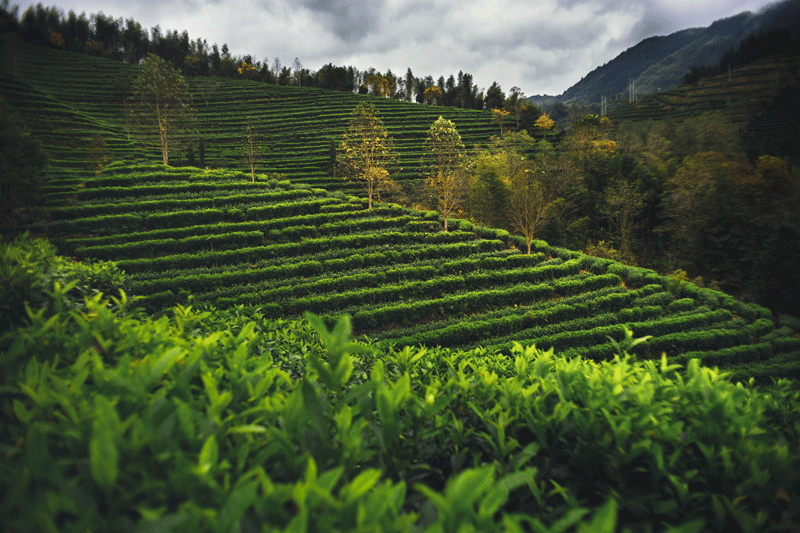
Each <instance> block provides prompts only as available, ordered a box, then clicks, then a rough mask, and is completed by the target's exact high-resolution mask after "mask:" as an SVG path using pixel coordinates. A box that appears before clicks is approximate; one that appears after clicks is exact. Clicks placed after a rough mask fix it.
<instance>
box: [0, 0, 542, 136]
mask: <svg viewBox="0 0 800 533" xmlns="http://www.w3.org/2000/svg"><path fill="white" fill-rule="evenodd" d="M0 31H2V32H15V33H16V34H18V35H19V36H20V37H21V38H22V39H23V40H25V41H27V42H29V43H32V44H35V45H39V46H50V47H54V48H59V49H62V50H66V51H69V52H76V53H84V54H91V55H96V56H102V57H108V58H111V59H116V60H119V61H124V62H126V63H130V64H133V65H138V64H140V63H141V62H142V61H143V60H144V59H145V57H146V56H147V54H154V55H156V56H158V57H160V58H161V59H163V60H164V61H166V62H167V63H169V64H171V65H172V66H173V67H174V68H175V69H176V70H177V71H178V72H180V73H181V74H183V75H184V76H218V77H223V78H247V79H250V80H254V81H260V82H264V83H272V84H279V85H298V86H303V87H319V88H322V89H330V90H340V91H351V92H358V93H361V94H371V95H374V96H381V97H385V98H392V99H396V100H405V101H408V102H417V103H425V104H431V105H444V106H453V107H461V108H466V109H497V108H503V107H511V108H515V107H519V106H520V105H521V104H522V103H523V101H525V100H524V95H523V94H522V92H521V91H520V90H519V89H518V88H516V87H515V88H512V89H511V91H510V93H509V95H508V97H506V94H505V93H504V92H503V90H502V89H501V88H500V85H498V84H497V82H495V83H493V84H492V85H491V86H490V87H489V88H488V89H486V90H485V91H484V90H483V89H482V88H479V87H478V86H477V85H475V83H474V80H473V76H472V75H471V74H469V73H466V72H459V73H458V75H452V74H451V75H450V76H449V77H447V78H445V77H444V76H440V77H439V78H438V79H436V80H434V78H433V76H424V77H418V76H415V75H414V74H413V72H412V71H411V69H410V68H409V69H408V70H407V71H406V73H405V74H404V75H401V74H395V73H393V72H392V71H391V70H387V71H385V72H379V71H377V70H376V69H374V68H370V69H367V70H364V71H361V70H359V69H357V68H355V67H352V66H336V65H333V64H332V63H329V64H327V65H324V66H323V67H321V68H320V69H319V70H318V71H311V70H309V69H307V68H303V65H302V63H301V62H300V61H299V59H298V58H295V60H294V62H293V63H292V64H291V65H284V64H283V63H282V62H281V60H280V59H279V58H277V57H276V58H274V59H273V60H271V61H270V59H269V58H264V59H263V60H259V59H257V58H255V57H254V56H253V55H250V54H247V55H243V56H235V55H232V54H231V53H230V50H229V49H228V45H227V44H223V45H222V47H219V46H218V45H217V44H216V43H215V44H212V45H210V46H209V44H208V42H207V41H206V40H205V39H202V38H197V39H192V38H190V37H189V33H188V32H187V31H183V32H178V31H177V30H167V31H164V30H162V29H161V28H160V27H159V26H154V27H153V28H150V30H149V31H148V30H147V29H146V28H144V27H142V25H141V24H140V23H138V22H136V21H135V20H133V19H122V18H114V17H112V16H110V15H105V14H103V13H102V12H100V13H95V14H90V15H88V16H87V15H86V13H80V14H77V13H75V12H74V11H72V10H70V11H69V12H68V13H67V14H66V15H65V14H64V13H63V12H62V11H61V10H59V9H58V8H56V7H47V6H43V5H42V4H41V3H40V4H36V5H35V6H29V7H28V8H27V9H26V10H25V11H24V12H23V13H22V14H20V13H19V7H18V6H12V5H11V4H10V2H9V0H2V3H0ZM530 107H531V109H530V110H529V111H528V114H527V115H526V116H524V117H521V116H520V114H519V113H517V116H516V120H517V122H518V123H519V122H520V121H522V122H525V123H526V124H528V126H530V124H531V123H532V121H535V120H536V118H538V114H537V112H536V110H535V108H534V107H533V106H530ZM526 121H527V122H526Z"/></svg>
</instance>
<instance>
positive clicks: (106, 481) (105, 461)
mask: <svg viewBox="0 0 800 533" xmlns="http://www.w3.org/2000/svg"><path fill="white" fill-rule="evenodd" d="M118 463H119V451H118V450H117V447H116V446H115V445H114V435H113V429H111V428H109V427H107V426H106V425H105V424H102V423H99V422H97V421H95V423H94V424H93V426H92V438H91V440H90V441H89V467H90V470H91V472H92V477H93V478H94V480H95V481H96V482H97V484H98V485H100V487H102V488H103V489H105V490H109V489H110V488H111V487H113V486H114V483H116V481H117V474H118Z"/></svg>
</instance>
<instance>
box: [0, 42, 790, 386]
mask: <svg viewBox="0 0 800 533" xmlns="http://www.w3.org/2000/svg"><path fill="white" fill-rule="evenodd" d="M21 49H22V52H21V55H20V57H22V58H23V60H22V61H20V62H19V63H18V65H17V72H16V76H15V75H14V73H13V72H11V71H9V70H6V71H4V72H3V74H2V77H0V88H2V94H3V96H4V98H7V99H8V100H9V101H10V102H11V103H12V105H13V106H14V107H15V108H16V109H17V110H18V111H19V112H20V113H22V114H23V116H24V118H25V120H26V121H27V125H28V126H29V127H30V128H31V129H32V130H33V133H34V134H35V135H36V136H38V137H39V138H41V139H42V140H43V142H44V145H45V148H46V150H47V151H48V152H49V154H50V156H51V168H52V172H51V180H50V182H49V185H48V188H47V190H46V196H47V203H48V205H49V206H50V207H51V211H50V220H49V221H48V222H47V223H45V224H42V225H39V226H34V227H31V228H28V229H30V230H32V231H33V233H36V234H44V235H47V236H49V237H50V238H51V239H53V240H54V241H55V242H57V243H58V244H59V249H60V250H61V252H62V253H69V254H70V255H73V256H74V257H76V258H78V259H111V260H115V261H117V262H118V263H119V265H120V266H121V267H122V268H123V269H124V270H125V271H126V272H127V273H129V274H130V275H131V282H132V286H131V293H132V294H134V295H138V296H141V300H140V305H142V306H143V307H145V308H146V309H148V310H149V311H151V312H157V311H159V310H161V309H164V308H167V307H169V306H171V305H173V304H176V303H180V304H192V305H201V304H212V305H215V306H217V307H222V308H225V307H234V306H244V307H258V308H261V310H262V311H263V312H265V314H267V315H268V316H271V317H287V318H289V317H299V316H301V314H302V313H303V312H304V311H312V312H315V313H318V314H322V315H324V316H326V317H327V320H328V321H329V322H330V323H332V322H333V321H334V319H335V317H337V316H340V315H341V314H344V313H349V314H351V315H352V317H353V325H354V327H355V329H356V331H357V333H359V334H369V335H370V336H371V337H372V338H373V339H375V340H376V341H378V342H381V343H387V344H396V345H411V344H420V343H421V344H426V345H441V346H452V347H459V348H474V347H477V346H483V347H485V349H486V350H501V351H506V350H508V349H510V348H511V347H512V346H513V344H514V343H515V342H521V343H524V344H525V343H536V344H537V345H538V346H539V347H540V348H548V347H555V348H557V350H558V351H559V353H561V354H565V355H576V354H581V355H585V356H589V357H592V358H595V359H606V358H608V357H610V356H611V355H612V354H613V353H614V351H615V348H614V344H613V342H611V341H610V339H609V337H610V338H613V339H615V340H617V341H619V340H621V339H623V338H624V335H625V329H624V327H625V326H627V327H630V328H632V329H633V331H634V334H635V335H636V336H637V337H638V336H648V335H649V336H652V337H653V338H652V339H651V340H650V341H648V342H647V343H645V344H642V345H639V346H637V347H636V348H635V349H634V350H635V351H637V353H639V354H640V355H642V356H644V357H656V356H660V354H661V352H662V351H665V352H666V353H667V354H668V355H669V356H670V357H672V358H673V359H675V360H685V359H686V358H688V357H690V356H696V357H699V358H701V359H702V360H703V362H705V363H707V364H712V365H721V366H724V367H726V368H730V369H731V370H732V371H734V372H735V375H736V376H737V377H740V378H747V377H750V376H753V377H756V378H757V379H758V380H759V381H766V380H767V379H768V378H769V377H778V376H793V377H794V376H796V375H798V373H799V372H800V362H799V360H800V339H799V338H797V335H796V333H795V331H793V330H792V329H790V328H789V327H786V326H787V325H785V324H780V323H779V324H775V323H774V322H773V321H772V320H771V316H770V313H769V311H767V310H765V309H763V308H760V307H757V306H750V305H745V304H743V303H741V302H738V301H736V300H734V299H733V298H731V297H729V296H726V295H724V294H722V293H718V292H714V291H710V290H706V289H698V288H697V287H695V286H694V285H691V284H679V283H672V282H670V281H669V280H667V279H664V278H662V277H659V276H658V275H657V274H656V273H654V272H651V271H646V270H641V269H636V268H630V267H626V266H623V265H620V264H617V263H613V262H610V261H607V260H602V259H597V258H592V257H589V256H585V255H583V254H580V253H576V252H570V251H568V250H564V249H558V248H553V247H550V246H548V245H547V244H546V243H544V242H536V243H535V249H534V253H533V254H532V255H530V256H528V255H525V254H523V253H521V252H520V249H522V248H523V245H522V242H521V241H520V239H519V238H516V237H512V236H509V235H508V233H507V232H505V231H497V230H491V229H486V228H475V227H473V226H472V225H471V224H469V223H467V222H465V221H453V222H451V224H452V226H451V227H452V231H450V232H443V231H442V230H441V221H440V219H439V216H438V214H436V213H433V212H431V213H423V212H419V211H413V210H408V209H404V208H401V207H400V206H398V205H395V204H378V206H377V207H376V208H375V209H372V210H368V209H366V200H363V199H362V198H360V197H358V196H353V195H351V194H350V193H351V192H353V191H352V190H348V189H346V188H345V187H343V186H342V185H343V184H342V183H341V182H338V181H336V180H334V179H333V178H332V177H331V176H330V175H329V172H328V170H327V167H326V165H328V164H329V161H330V154H329V146H330V139H331V138H332V137H335V136H337V135H339V134H340V133H341V132H342V131H343V130H344V128H345V127H346V124H347V120H348V118H349V115H350V112H351V110H352V107H354V105H355V104H356V103H357V102H359V101H362V99H363V98H367V97H360V96H357V95H353V94H349V93H338V92H331V91H321V90H314V89H302V88H289V87H275V86H266V85H263V84H257V83H252V82H248V81H246V80H241V81H220V82H219V86H218V87H217V89H216V91H215V92H214V93H213V94H211V95H210V96H209V95H208V94H206V97H207V99H208V102H207V104H206V102H205V99H203V101H202V102H199V100H200V98H198V101H197V102H196V104H197V105H196V107H197V110H198V116H199V130H200V132H201V134H202V136H203V138H204V141H205V142H206V145H207V153H206V159H207V161H210V160H212V158H213V157H215V156H216V157H218V158H224V159H225V160H228V161H233V160H234V157H235V155H236V144H237V141H238V138H239V137H240V136H241V132H242V130H243V127H244V124H245V121H246V117H247V116H248V115H250V116H252V117H253V118H254V119H255V121H256V123H258V124H261V125H262V126H263V128H264V132H263V135H264V136H265V137H266V138H267V142H268V144H269V145H270V146H271V149H272V150H271V153H270V157H269V159H268V161H267V162H266V167H267V168H268V170H269V171H270V172H280V173H284V174H286V176H287V177H288V178H290V179H280V180H279V179H274V178H269V177H262V178H261V179H259V180H257V181H256V182H251V181H250V177H249V175H246V174H244V173H242V172H239V171H236V170H221V169H214V170H200V169H197V168H189V167H184V168H181V167H164V166H162V165H153V164H142V163H141V162H139V163H137V164H131V163H130V162H118V163H112V164H111V165H109V166H107V167H106V169H105V170H104V171H103V172H102V173H100V174H99V175H94V174H93V173H89V172H87V170H86V165H87V147H88V144H89V142H90V140H91V137H92V135H102V136H103V138H104V139H106V142H107V143H108V146H109V148H108V151H109V155H110V156H111V158H112V159H126V160H129V161H130V160H134V159H139V160H141V159H142V158H144V159H150V160H159V159H160V157H159V154H157V153H156V151H155V149H149V150H145V151H141V150H140V149H137V148H136V146H135V144H134V143H133V142H131V141H130V140H128V138H127V134H126V132H125V124H124V112H123V106H122V104H121V102H122V93H121V92H120V91H119V90H118V89H115V87H117V86H119V85H120V83H119V82H118V80H120V79H125V78H130V77H131V76H132V75H134V74H135V68H134V67H129V66H126V65H124V64H121V63H117V62H113V61H109V60H103V59H98V58H92V57H89V56H84V55H71V54H65V53H62V52H56V51H52V50H46V49H39V48H36V49H33V48H25V47H24V46H23V45H21ZM202 83H203V82H202V81H199V80H192V85H193V87H194V89H195V91H196V92H197V93H199V92H200V91H201V89H202V87H201V84H202ZM372 101H373V102H374V103H375V105H376V107H378V109H379V111H380V113H381V115H382V116H383V118H384V120H385V122H386V124H387V126H388V128H389V129H390V131H391V132H392V134H393V136H394V137H395V138H396V139H397V141H398V145H399V147H400V152H401V165H402V166H403V168H404V169H405V170H404V171H403V174H402V176H401V177H402V178H404V179H408V180H410V179H414V178H416V177H417V176H418V164H419V163H418V161H419V149H420V147H421V143H422V140H423V139H424V136H425V133H426V131H427V128H428V127H429V125H430V123H431V122H432V121H433V120H434V118H435V117H437V116H438V115H439V114H442V115H444V116H446V117H447V118H450V119H452V120H454V121H455V122H456V124H457V126H458V128H459V130H460V132H461V134H462V137H463V138H464V140H465V144H467V145H469V144H471V143H473V142H480V141H482V140H486V139H488V137H489V136H490V135H491V134H492V133H493V131H494V128H495V127H496V126H494V125H493V124H491V123H490V121H489V117H488V114H486V113H480V112H476V111H460V110H457V109H452V108H440V107H436V108H433V107H426V106H419V105H416V104H405V103H400V102H393V101H387V100H380V99H372ZM343 189H344V190H343Z"/></svg>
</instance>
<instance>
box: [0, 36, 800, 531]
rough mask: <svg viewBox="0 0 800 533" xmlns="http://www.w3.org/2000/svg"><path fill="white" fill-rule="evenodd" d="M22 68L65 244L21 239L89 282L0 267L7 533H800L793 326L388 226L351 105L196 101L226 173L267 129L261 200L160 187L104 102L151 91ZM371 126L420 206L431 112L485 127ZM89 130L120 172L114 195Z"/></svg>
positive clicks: (651, 285)
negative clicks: (352, 128)
mask: <svg viewBox="0 0 800 533" xmlns="http://www.w3.org/2000/svg"><path fill="white" fill-rule="evenodd" d="M20 47H21V48H23V54H22V56H21V57H23V58H24V61H20V63H19V64H18V67H17V68H18V70H17V73H16V75H14V73H12V72H10V71H9V70H4V71H3V73H2V76H1V77H0V92H2V95H3V97H4V98H6V99H7V100H8V101H10V102H11V103H12V104H13V106H14V108H15V109H16V110H18V111H20V112H22V113H23V114H24V119H25V121H26V123H27V125H28V126H29V128H30V129H31V131H32V132H33V133H34V134H35V135H36V136H37V137H39V138H41V139H42V140H43V143H44V147H45V149H46V150H47V151H48V153H49V155H50V157H51V174H50V176H51V179H50V182H49V185H48V189H47V191H46V198H47V205H48V206H49V208H50V209H49V219H48V220H47V221H45V222H42V223H37V224H32V225H28V226H26V227H25V228H16V230H20V231H21V230H28V231H30V232H31V233H33V234H34V235H36V236H42V237H47V238H48V239H49V240H50V241H52V242H53V243H54V244H55V245H56V246H57V250H58V253H59V254H61V255H63V256H69V257H73V258H75V259H78V260H80V261H81V263H73V262H72V261H70V260H66V259H60V258H58V257H57V256H56V249H55V248H52V247H50V246H48V245H46V244H45V243H44V242H43V241H32V242H31V241H26V240H17V241H15V243H14V244H12V245H4V246H3V248H2V272H3V275H2V277H1V278H2V287H0V291H2V292H1V293H0V296H2V298H0V301H2V302H3V303H2V307H0V310H2V314H0V317H2V318H3V327H4V328H5V332H4V333H3V335H2V337H0V350H1V352H0V375H1V376H2V377H0V387H2V389H0V390H2V396H0V420H2V424H0V435H2V437H1V438H0V447H2V450H1V451H2V454H3V459H2V462H0V520H2V529H3V531H89V530H91V531H220V532H222V531H269V532H271V531H293V532H294V531H325V530H330V531H420V532H422V531H430V532H462V531H464V532H466V531H482V532H483V531H537V532H538V531H542V532H559V531H581V532H583V531H586V532H588V531H592V532H595V531H598V532H603V531H606V532H612V531H635V532H638V531H642V532H645V531H682V532H685V533H690V532H699V531H719V532H723V531H725V532H727V531H769V530H771V531H778V530H781V529H780V528H783V530H792V529H791V528H795V530H796V529H797V528H798V526H800V518H799V517H800V478H798V474H800V452H799V450H798V445H799V444H800V404H798V395H800V392H798V388H797V384H796V381H795V380H796V378H797V377H798V375H800V336H799V335H798V328H797V324H796V321H794V322H793V319H790V318H782V319H777V318H776V317H773V316H772V315H771V313H770V312H769V311H768V310H767V309H764V308H761V307H758V306H755V305H749V304H745V303H743V302H740V301H737V300H735V299H734V298H732V297H730V296H728V295H725V294H723V293H720V292H716V291H713V290H710V289H702V288H698V287H697V286H695V285H693V284H690V283H686V282H683V281H681V280H679V279H669V278H664V277H661V276H659V275H658V274H656V273H655V272H652V271H648V270H644V269H639V268H634V267H628V266H625V265H622V264H620V263H616V262H612V261H609V260H604V259H599V258H594V257H590V256H587V255H584V254H581V253H578V252H572V251H569V250H566V249H561V248H556V247H552V246H549V245H548V244H547V243H544V242H542V241H536V242H535V243H534V249H533V251H532V254H531V255H526V254H524V253H521V252H520V249H524V241H522V240H521V238H518V237H514V236H511V235H509V234H508V233H507V232H505V231H499V230H493V229H489V228H480V227H474V226H473V225H472V224H470V223H468V222H466V221H460V220H456V221H452V220H451V221H450V230H451V231H449V232H444V231H443V230H442V221H441V220H440V217H439V215H438V213H436V212H421V211H415V210H411V209H407V208H403V207H400V206H399V205H396V204H388V203H378V204H376V206H375V207H374V208H373V209H367V201H366V200H365V199H363V198H361V197H359V196H355V195H353V192H354V190H352V189H350V188H347V187H343V183H342V182H340V181H336V180H334V179H333V178H332V177H331V176H330V173H329V172H328V170H327V168H326V165H327V164H328V163H329V153H328V146H329V144H330V137H333V136H336V135H339V134H341V132H342V131H343V130H344V127H345V126H346V123H347V119H348V116H349V113H350V111H351V110H352V107H354V105H355V103H357V102H359V101H361V99H362V98H364V97H359V96H356V95H352V94H349V93H335V92H325V91H320V90H311V89H302V88H290V87H275V86H265V85H262V84H256V83H251V82H247V81H245V80H242V81H225V82H220V85H219V87H217V90H216V91H215V92H214V93H213V94H211V96H210V97H209V98H208V102H207V104H206V102H205V101H203V102H202V103H200V102H198V101H196V102H195V104H196V108H197V110H198V115H199V124H200V126H199V129H200V130H201V132H203V135H206V136H207V137H206V139H207V144H208V147H209V150H208V152H207V154H206V159H207V160H210V159H211V158H212V157H217V158H218V160H222V159H225V160H226V161H228V162H229V163H230V162H231V161H232V160H233V157H234V155H235V153H236V152H235V147H236V143H237V142H238V138H239V136H241V131H242V129H243V127H244V124H245V121H246V117H247V115H250V116H252V117H253V119H254V120H256V121H257V122H258V123H259V124H264V125H265V129H266V131H265V135H266V136H267V137H268V138H269V139H270V140H269V143H270V145H271V146H272V153H271V156H270V157H269V158H268V159H267V162H266V166H267V167H268V168H267V169H265V170H268V173H263V174H261V175H259V179H257V180H256V181H255V182H253V181H251V180H250V175H249V173H248V174H244V173H242V172H239V171H235V170H224V169H198V168H194V167H181V166H174V167H166V166H163V165H156V164H153V163H148V162H147V161H142V159H144V160H150V161H155V160H157V159H158V158H157V154H156V151H155V150H154V149H145V150H142V149H140V148H138V147H136V146H135V144H134V143H133V142H131V141H129V140H128V139H127V135H126V131H125V126H124V113H123V112H122V107H121V106H122V103H121V97H119V96H118V95H117V96H115V94H116V93H115V92H114V91H115V88H114V87H115V86H114V80H115V79H119V77H120V76H131V75H132V74H133V73H134V70H133V69H134V67H129V66H125V65H123V64H120V63H114V62H112V61H107V60H103V59H99V58H92V57H88V56H71V55H68V54H64V53H58V52H55V51H51V50H44V49H38V48H37V49H25V48H24V45H20ZM193 83H199V82H196V81H195V82H193ZM197 90H198V91H199V90H200V88H199V86H198V88H197ZM373 100H374V102H375V104H376V107H378V109H379V111H380V113H381V115H382V117H383V118H384V120H385V122H386V124H387V126H388V127H389V129H390V132H391V133H392V135H394V136H395V137H396V138H397V139H398V144H400V146H401V152H402V154H401V166H402V167H403V168H404V171H403V172H404V173H405V174H401V180H402V179H415V178H416V177H417V173H418V170H415V168H418V167H416V166H415V165H418V164H419V163H418V160H419V151H420V149H421V143H422V139H424V135H425V132H426V130H427V128H428V126H429V125H430V123H431V122H432V121H433V120H434V119H435V118H436V117H438V116H439V115H444V116H445V117H446V118H450V119H452V120H454V121H455V122H456V124H457V126H458V129H459V131H460V132H461V134H462V137H463V138H464V139H465V144H470V143H472V142H479V141H485V140H486V139H487V138H488V137H489V136H490V135H491V134H492V133H493V130H494V128H496V126H495V125H493V124H491V122H490V120H489V115H488V113H480V112H476V111H469V112H466V111H464V112H461V111H459V110H456V109H449V108H448V109H444V108H429V107H425V106H417V105H412V104H404V103H398V102H390V101H383V100H377V99H373ZM94 134H100V135H102V136H103V138H104V139H105V140H106V142H107V144H108V154H109V156H110V157H111V159H112V160H114V159H115V160H118V162H115V163H111V164H108V165H106V166H105V168H104V169H103V170H102V172H99V173H97V174H95V173H89V172H87V171H86V160H87V157H86V153H87V152H86V150H87V147H88V145H89V142H90V139H91V136H92V135H94ZM134 160H139V161H134ZM276 172H279V173H282V174H284V175H285V176H280V177H275V176H274V173H276ZM103 261H113V262H114V263H115V265H114V264H109V263H104V262H103ZM119 289H124V292H122V293H120V292H119ZM107 298H112V299H110V300H107ZM26 304H27V307H26ZM137 309H140V310H142V311H141V312H140V311H137ZM309 312H310V313H313V314H310V313H309ZM645 339H646V340H645ZM534 345H535V346H534ZM554 354H555V355H554ZM714 367H718V368H719V369H721V370H722V371H724V372H725V373H722V372H721V371H720V370H718V369H716V368H714ZM778 378H789V379H782V380H780V381H778Z"/></svg>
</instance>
